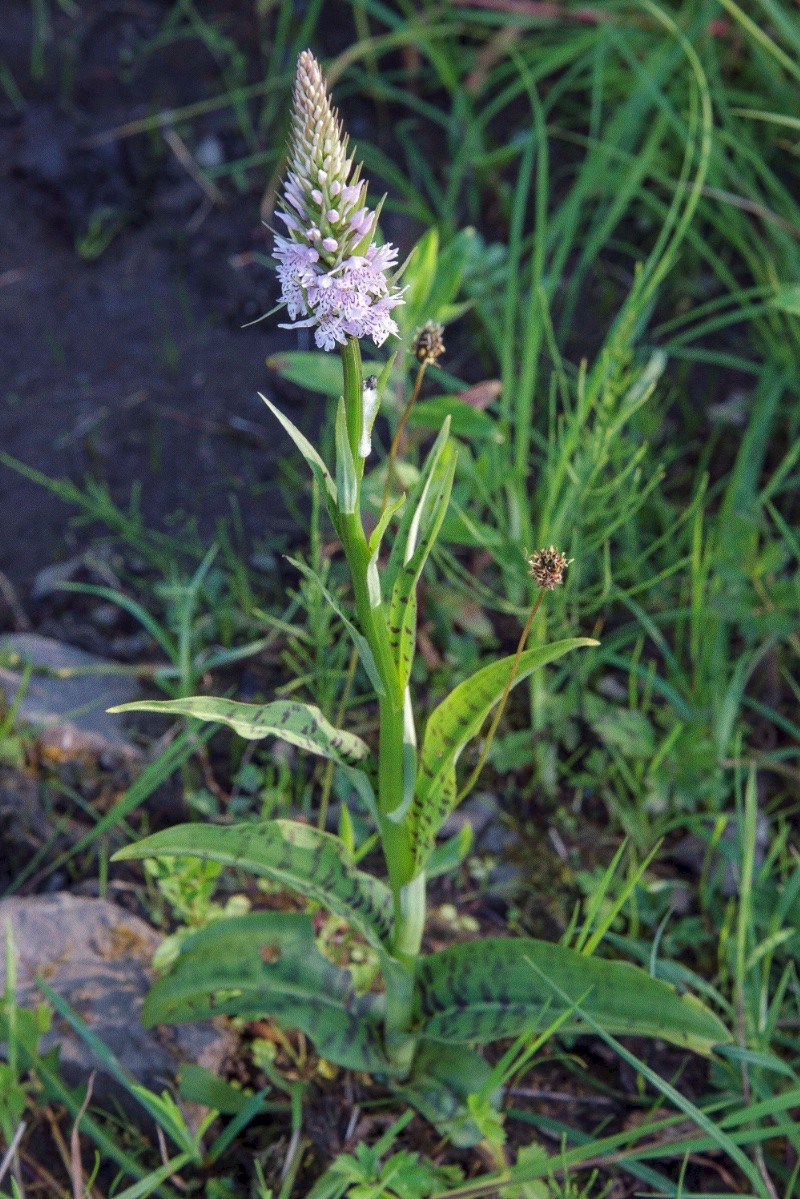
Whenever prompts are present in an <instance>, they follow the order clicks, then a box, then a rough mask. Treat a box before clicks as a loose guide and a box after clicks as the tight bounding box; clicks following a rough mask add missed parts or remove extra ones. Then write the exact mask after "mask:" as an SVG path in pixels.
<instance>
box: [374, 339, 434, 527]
mask: <svg viewBox="0 0 800 1199" xmlns="http://www.w3.org/2000/svg"><path fill="white" fill-rule="evenodd" d="M427 369H428V360H427V359H423V361H422V362H420V364H419V367H418V369H417V377H416V379H415V380H414V387H413V389H412V392H411V395H410V396H409V397H408V400H407V402H406V406H405V408H404V409H403V411H402V413H401V415H400V420H399V421H398V422H397V428H396V429H395V432H394V437H393V438H392V444H391V447H390V449H389V457H388V459H387V462H386V482H385V483H384V485H383V499H382V500H381V516H383V514H384V512H385V511H386V505H387V504H388V503H389V495H390V493H391V490H392V481H393V479H394V465H395V461H396V460H397V454H398V451H399V449H400V440H401V438H402V436H403V433H404V432H405V428H406V424H407V423H408V418H409V415H410V413H411V409H412V408H413V407H414V405H415V404H416V402H417V400H418V399H419V393H420V391H421V390H422V380H423V379H424V378H425V371H426V370H427Z"/></svg>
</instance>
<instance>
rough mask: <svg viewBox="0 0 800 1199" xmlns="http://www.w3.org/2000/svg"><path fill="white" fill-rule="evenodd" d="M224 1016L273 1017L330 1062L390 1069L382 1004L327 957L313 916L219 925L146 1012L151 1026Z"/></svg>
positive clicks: (202, 937)
mask: <svg viewBox="0 0 800 1199" xmlns="http://www.w3.org/2000/svg"><path fill="white" fill-rule="evenodd" d="M219 1015H235V1016H243V1017H245V1018H250V1019H257V1018H264V1017H266V1016H272V1017H274V1018H275V1019H276V1020H278V1021H279V1023H280V1024H282V1025H284V1026H285V1027H286V1028H290V1029H291V1028H299V1029H300V1030H301V1031H302V1032H304V1033H305V1034H306V1036H308V1037H309V1038H310V1039H311V1041H312V1042H313V1043H314V1046H315V1047H316V1049H317V1051H318V1052H319V1053H320V1054H321V1055H322V1056H323V1057H325V1058H328V1060H329V1061H332V1062H336V1063H337V1064H338V1065H340V1066H346V1067H349V1068H351V1069H355V1070H370V1071H386V1070H387V1069H388V1066H387V1062H386V1058H385V1055H384V1052H383V1044H382V1038H381V1024H380V1017H381V1001H380V999H379V998H378V997H377V996H374V995H359V994H357V993H356V991H355V989H354V987H353V981H352V977H351V975H350V972H349V971H347V970H342V969H340V968H339V967H338V966H334V965H333V963H332V962H329V961H328V960H327V958H324V957H323V956H322V954H321V953H320V952H319V950H318V949H317V947H316V944H315V942H314V929H313V925H312V923H311V919H310V917H308V916H302V915H297V914H295V913H285V912H253V913H251V914H249V915H246V916H236V917H234V918H232V919H226V920H219V921H215V922H214V923H213V924H210V925H209V926H208V928H205V929H203V930H202V931H201V932H199V933H195V934H194V936H192V937H189V938H188V939H187V940H186V941H185V942H184V945H183V947H182V949H181V953H180V956H179V957H178V959H177V962H176V963H175V966H174V968H173V969H172V971H171V972H170V973H169V974H168V975H167V976H166V977H165V978H162V979H160V980H159V981H158V982H157V983H156V984H155V986H154V987H153V988H152V989H151V991H150V993H149V995H148V996H147V999H146V1000H145V1004H144V1009H143V1012H142V1017H143V1020H144V1022H145V1024H147V1025H153V1024H162V1023H164V1024H166V1023H182V1022H185V1021H189V1020H204V1019H207V1018H208V1017H210V1016H219Z"/></svg>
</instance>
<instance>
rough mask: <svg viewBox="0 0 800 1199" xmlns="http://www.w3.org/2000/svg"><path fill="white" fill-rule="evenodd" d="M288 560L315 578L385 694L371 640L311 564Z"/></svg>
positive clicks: (377, 689)
mask: <svg viewBox="0 0 800 1199" xmlns="http://www.w3.org/2000/svg"><path fill="white" fill-rule="evenodd" d="M286 561H287V562H291V564H292V566H294V567H295V568H296V569H297V570H299V571H300V573H301V574H302V575H305V577H306V578H307V579H313V580H314V582H315V583H316V584H317V586H318V587H319V589H320V591H321V592H322V594H323V596H324V597H325V599H326V600H327V601H328V603H329V604H330V606H331V608H333V610H334V612H335V613H336V615H337V616H338V617H339V619H340V620H341V622H342V624H343V625H344V627H345V628H346V629H347V632H348V633H349V634H350V639H351V640H352V642H353V645H354V646H355V647H356V649H357V650H358V656H359V658H360V659H361V665H362V666H363V667H364V670H365V671H366V672H367V676H368V677H369V681H370V683H372V686H373V688H374V689H375V694H376V695H378V696H380V695H383V694H384V688H383V683H382V682H381V677H380V675H379V674H378V667H377V665H376V664H375V658H374V657H373V654H372V650H371V649H370V648H369V642H368V641H367V639H366V637H365V636H364V635H363V633H359V631H358V629H357V628H356V626H355V625H354V624H353V622H352V620H349V619H348V617H347V616H346V615H345V613H344V611H343V610H342V607H341V604H339V603H337V601H336V600H335V599H334V597H333V595H332V594H331V593H330V591H329V590H328V589H327V587H326V586H325V584H324V583H323V581H322V579H321V578H320V577H319V575H318V574H317V572H316V571H314V570H312V569H311V567H310V566H307V565H306V563H305V562H301V561H300V560H299V559H298V558H289V557H288V556H287V558H286Z"/></svg>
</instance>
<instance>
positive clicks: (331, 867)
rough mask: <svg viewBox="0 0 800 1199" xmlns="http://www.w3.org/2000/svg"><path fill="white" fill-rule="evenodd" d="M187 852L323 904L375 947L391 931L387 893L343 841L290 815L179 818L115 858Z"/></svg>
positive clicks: (391, 917) (146, 856)
mask: <svg viewBox="0 0 800 1199" xmlns="http://www.w3.org/2000/svg"><path fill="white" fill-rule="evenodd" d="M165 856H169V857H191V858H201V859H202V860H204V861H210V862H220V863H221V864H222V865H223V866H235V867H237V868H238V869H240V870H245V871H247V872H248V873H249V874H255V875H258V876H260V877H261V878H268V879H270V880H271V881H272V882H274V883H278V884H279V885H280V886H283V887H287V888H289V890H291V891H296V892H297V893H298V894H300V895H305V896H306V897H307V898H308V899H313V900H315V901H316V902H317V903H321V904H323V905H324V906H325V907H326V908H328V909H329V911H331V912H334V913H335V914H336V915H337V916H341V917H343V919H345V920H347V921H348V922H349V923H350V924H351V925H352V926H353V928H355V929H357V930H358V931H359V932H360V933H362V934H363V936H364V937H366V939H367V940H368V941H369V942H370V943H371V944H372V945H374V946H376V948H379V949H380V948H382V947H383V945H384V944H385V943H387V942H388V941H389V938H390V936H391V931H392V919H393V916H392V897H391V893H390V891H389V889H388V887H386V886H385V885H384V884H383V883H382V882H380V880H379V879H376V878H373V876H372V875H371V874H365V873H364V872H363V871H362V870H359V869H358V868H357V867H356V866H355V864H354V862H353V860H352V858H351V856H350V854H349V853H348V852H347V849H346V848H345V846H344V843H343V842H342V841H341V840H340V839H339V838H338V837H335V836H333V834H331V833H323V832H320V831H319V830H318V829H315V828H311V826H310V825H307V824H300V823H299V822H297V821H294V820H267V821H264V822H263V823H261V824H237V825H229V826H227V827H226V826H222V825H214V824H179V825H176V827H175V828H170V829H164V830H163V831H162V832H159V833H153V835H152V836H150V837H145V838H144V840H143V841H137V842H136V844H135V845H129V846H127V847H126V848H125V849H122V850H120V851H119V853H117V854H115V859H117V860H119V859H123V858H155V857H165Z"/></svg>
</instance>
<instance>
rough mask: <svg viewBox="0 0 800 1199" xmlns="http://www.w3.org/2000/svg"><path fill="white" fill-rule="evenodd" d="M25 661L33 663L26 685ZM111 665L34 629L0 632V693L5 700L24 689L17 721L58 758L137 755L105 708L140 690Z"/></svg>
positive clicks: (120, 724)
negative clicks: (28, 728)
mask: <svg viewBox="0 0 800 1199" xmlns="http://www.w3.org/2000/svg"><path fill="white" fill-rule="evenodd" d="M26 663H30V664H31V665H32V666H33V673H32V674H31V676H30V678H29V679H28V680H27V683H25V681H24V675H23V667H24V666H25V664H26ZM114 666H115V663H113V662H108V661H106V660H104V659H103V658H98V657H96V656H95V655H94V654H89V653H87V652H86V651H85V650H82V649H77V648H76V647H75V646H72V645H65V644H64V643H63V642H61V641H56V640H54V639H53V638H52V637H42V636H41V635H40V634H39V633H6V634H4V635H2V636H0V691H2V692H4V693H5V701H6V703H7V704H11V703H13V702H14V698H15V696H16V695H17V693H18V691H19V689H20V687H23V688H24V689H23V693H22V701H21V703H20V705H19V709H18V711H17V720H18V721H23V722H24V723H26V724H29V725H32V726H33V727H34V728H35V729H37V730H38V732H39V740H40V741H41V742H42V743H43V744H45V745H46V747H47V748H48V749H49V750H50V751H51V752H52V753H53V754H54V755H58V756H59V757H60V758H61V760H72V759H76V758H77V759H80V758H83V757H94V758H99V757H106V758H108V759H110V761H120V760H138V758H139V757H140V753H139V750H138V749H137V748H136V746H135V745H133V744H132V742H131V741H129V740H128V738H127V736H126V732H125V725H124V723H123V721H122V719H121V718H120V717H119V716H110V715H109V714H108V713H107V712H106V708H111V707H114V706H115V705H116V704H124V703H128V702H130V701H132V700H136V699H141V698H142V694H143V693H142V691H141V688H140V687H139V685H138V683H137V682H136V680H135V679H134V678H132V677H131V676H130V675H126V674H121V673H120V674H115V673H113V671H114Z"/></svg>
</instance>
